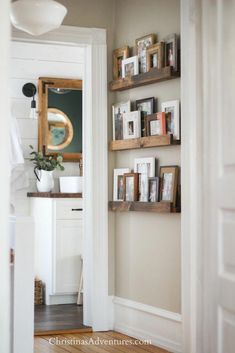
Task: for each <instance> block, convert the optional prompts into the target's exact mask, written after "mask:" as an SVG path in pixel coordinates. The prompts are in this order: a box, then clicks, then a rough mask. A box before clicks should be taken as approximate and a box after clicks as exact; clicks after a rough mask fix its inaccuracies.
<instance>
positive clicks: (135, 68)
mask: <svg viewBox="0 0 235 353" xmlns="http://www.w3.org/2000/svg"><path fill="white" fill-rule="evenodd" d="M138 73H139V60H138V56H131V57H130V58H128V59H124V60H122V77H123V78H125V77H131V76H134V75H138Z"/></svg>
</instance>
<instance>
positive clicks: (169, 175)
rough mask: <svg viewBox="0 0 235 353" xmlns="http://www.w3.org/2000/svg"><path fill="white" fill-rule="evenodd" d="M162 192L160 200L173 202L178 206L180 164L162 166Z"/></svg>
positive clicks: (174, 205)
mask: <svg viewBox="0 0 235 353" xmlns="http://www.w3.org/2000/svg"><path fill="white" fill-rule="evenodd" d="M160 178H161V192H160V201H165V202H171V203H172V204H173V207H176V201H177V189H178V178H179V167H178V166H161V167H160Z"/></svg>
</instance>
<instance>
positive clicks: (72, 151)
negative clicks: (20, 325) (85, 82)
mask: <svg viewBox="0 0 235 353" xmlns="http://www.w3.org/2000/svg"><path fill="white" fill-rule="evenodd" d="M38 95H39V97H38V98H39V119H38V148H39V151H42V152H43V154H50V155H54V154H61V155H62V156H63V159H64V161H65V162H66V161H70V162H71V161H79V160H80V159H81V158H82V81H81V80H74V79H62V78H50V77H41V78H39V80H38Z"/></svg>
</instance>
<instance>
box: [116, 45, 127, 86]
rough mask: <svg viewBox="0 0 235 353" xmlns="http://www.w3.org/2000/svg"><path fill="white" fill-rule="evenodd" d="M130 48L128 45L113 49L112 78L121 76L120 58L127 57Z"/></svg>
mask: <svg viewBox="0 0 235 353" xmlns="http://www.w3.org/2000/svg"><path fill="white" fill-rule="evenodd" d="M129 54H130V50H129V47H128V46H125V47H122V48H118V49H115V50H114V51H113V79H114V80H118V79H121V78H122V60H124V59H127V58H129Z"/></svg>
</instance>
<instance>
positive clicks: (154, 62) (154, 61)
mask: <svg viewBox="0 0 235 353" xmlns="http://www.w3.org/2000/svg"><path fill="white" fill-rule="evenodd" d="M152 67H158V55H157V53H156V54H153V55H152Z"/></svg>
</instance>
